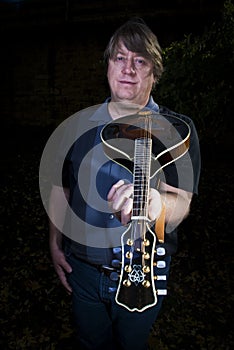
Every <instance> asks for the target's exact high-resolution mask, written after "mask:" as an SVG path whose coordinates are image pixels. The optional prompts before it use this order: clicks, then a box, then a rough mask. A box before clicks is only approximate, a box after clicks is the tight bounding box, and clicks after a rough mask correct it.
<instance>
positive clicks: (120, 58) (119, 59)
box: [116, 56, 124, 61]
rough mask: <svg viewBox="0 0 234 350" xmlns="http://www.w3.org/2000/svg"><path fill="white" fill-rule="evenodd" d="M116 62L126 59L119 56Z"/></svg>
mask: <svg viewBox="0 0 234 350" xmlns="http://www.w3.org/2000/svg"><path fill="white" fill-rule="evenodd" d="M116 60H117V61H123V60H124V58H123V56H117V57H116Z"/></svg>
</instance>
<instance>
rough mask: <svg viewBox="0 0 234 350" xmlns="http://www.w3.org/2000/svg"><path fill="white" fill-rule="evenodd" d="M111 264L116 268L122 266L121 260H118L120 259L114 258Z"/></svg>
mask: <svg viewBox="0 0 234 350" xmlns="http://www.w3.org/2000/svg"><path fill="white" fill-rule="evenodd" d="M111 265H112V266H113V267H115V268H118V267H120V265H121V261H120V260H118V259H113V260H112V261H111Z"/></svg>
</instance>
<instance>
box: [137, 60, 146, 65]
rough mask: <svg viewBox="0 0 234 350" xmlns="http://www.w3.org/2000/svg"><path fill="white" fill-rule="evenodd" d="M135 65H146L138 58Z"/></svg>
mask: <svg viewBox="0 0 234 350" xmlns="http://www.w3.org/2000/svg"><path fill="white" fill-rule="evenodd" d="M135 64H138V65H143V64H145V61H144V60H143V59H142V58H136V59H135Z"/></svg>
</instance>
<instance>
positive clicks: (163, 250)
mask: <svg viewBox="0 0 234 350" xmlns="http://www.w3.org/2000/svg"><path fill="white" fill-rule="evenodd" d="M155 253H156V254H157V255H158V256H162V255H165V254H166V251H165V248H163V247H158V248H157V249H156V251H155Z"/></svg>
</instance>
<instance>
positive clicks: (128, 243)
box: [127, 238, 133, 246]
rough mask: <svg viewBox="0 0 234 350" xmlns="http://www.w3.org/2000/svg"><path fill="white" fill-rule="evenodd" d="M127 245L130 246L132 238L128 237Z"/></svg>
mask: <svg viewBox="0 0 234 350" xmlns="http://www.w3.org/2000/svg"><path fill="white" fill-rule="evenodd" d="M127 245H130V246H132V245H133V240H132V239H130V238H129V239H128V240H127Z"/></svg>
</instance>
